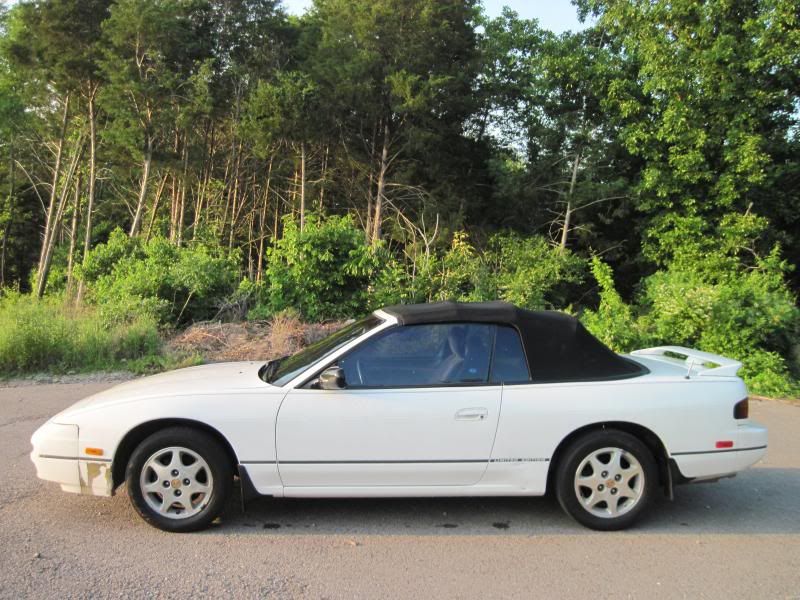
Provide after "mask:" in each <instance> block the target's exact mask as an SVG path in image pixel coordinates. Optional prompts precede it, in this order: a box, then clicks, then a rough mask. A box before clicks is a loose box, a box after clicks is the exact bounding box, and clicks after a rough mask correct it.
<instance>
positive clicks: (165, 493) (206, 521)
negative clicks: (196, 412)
mask: <svg viewBox="0 0 800 600" xmlns="http://www.w3.org/2000/svg"><path fill="white" fill-rule="evenodd" d="M125 480H126V482H127V486H128V495H129V496H130V499H131V503H132V504H133V506H134V508H135V509H136V511H137V512H138V513H139V515H141V517H142V518H143V519H144V520H145V521H147V522H148V523H150V524H151V525H153V526H154V527H157V528H159V529H163V530H164V531H174V532H188V531H197V530H199V529H204V528H206V527H208V526H209V525H210V524H211V522H212V521H213V520H214V519H215V518H216V517H217V516H218V515H219V514H220V513H221V512H222V509H223V508H224V507H225V503H226V501H227V498H228V496H229V494H230V490H231V486H232V482H233V470H232V467H231V463H230V460H229V459H228V457H227V455H226V453H225V450H224V449H223V448H222V447H221V446H220V444H219V443H218V442H217V441H216V440H215V439H214V438H212V437H211V436H209V435H208V434H206V433H203V432H201V431H197V430H195V429H191V428H188V427H171V428H169V429H163V430H161V431H158V432H156V433H154V434H153V435H151V436H150V437H148V438H147V439H145V440H144V441H143V442H142V443H141V444H139V446H138V447H137V448H136V450H135V451H134V452H133V455H132V456H131V459H130V461H128V467H127V469H126V472H125Z"/></svg>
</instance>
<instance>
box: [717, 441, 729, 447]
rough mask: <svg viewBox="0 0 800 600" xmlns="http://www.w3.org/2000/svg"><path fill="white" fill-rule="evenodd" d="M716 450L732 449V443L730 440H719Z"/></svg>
mask: <svg viewBox="0 0 800 600" xmlns="http://www.w3.org/2000/svg"><path fill="white" fill-rule="evenodd" d="M717 448H733V442H732V441H730V440H720V441H719V442H717Z"/></svg>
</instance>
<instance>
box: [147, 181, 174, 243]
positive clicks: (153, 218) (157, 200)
mask: <svg viewBox="0 0 800 600" xmlns="http://www.w3.org/2000/svg"><path fill="white" fill-rule="evenodd" d="M168 177H169V175H168V174H166V173H165V174H164V176H163V177H162V178H161V182H160V183H159V184H158V189H157V190H156V197H155V198H154V199H153V211H152V212H151V213H150V222H149V223H148V225H147V233H145V234H144V241H145V242H147V241H149V240H150V237H151V236H152V235H153V225H154V224H155V222H156V217H157V216H158V205H159V204H160V203H161V196H162V195H163V194H164V187H165V186H166V185H167V178H168Z"/></svg>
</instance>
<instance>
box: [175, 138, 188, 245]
mask: <svg viewBox="0 0 800 600" xmlns="http://www.w3.org/2000/svg"><path fill="white" fill-rule="evenodd" d="M188 171H189V149H188V147H187V144H186V143H184V144H183V173H182V174H181V191H180V199H179V201H178V202H179V208H178V234H177V244H178V246H180V245H181V243H182V242H183V221H184V218H185V215H186V179H187V178H188Z"/></svg>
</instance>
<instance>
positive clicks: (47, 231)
mask: <svg viewBox="0 0 800 600" xmlns="http://www.w3.org/2000/svg"><path fill="white" fill-rule="evenodd" d="M68 122H69V94H67V95H66V96H65V97H64V112H63V114H62V117H61V130H60V132H59V136H58V145H57V147H56V164H55V167H54V168H53V182H52V185H51V187H50V201H49V203H48V205H47V218H46V220H45V224H44V236H43V237H42V249H41V252H40V253H39V266H38V267H37V274H36V295H37V296H38V297H39V298H41V297H42V294H43V293H44V285H43V284H42V272H43V271H44V263H45V254H46V253H47V245H48V243H49V240H50V235H51V230H52V229H55V226H54V224H53V216H54V215H53V211H54V210H55V206H56V197H57V196H58V176H59V174H60V171H61V158H62V156H63V154H64V140H65V139H66V137H67V123H68Z"/></svg>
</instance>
